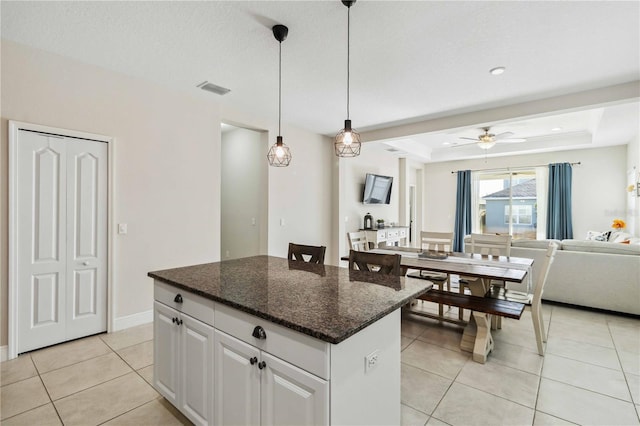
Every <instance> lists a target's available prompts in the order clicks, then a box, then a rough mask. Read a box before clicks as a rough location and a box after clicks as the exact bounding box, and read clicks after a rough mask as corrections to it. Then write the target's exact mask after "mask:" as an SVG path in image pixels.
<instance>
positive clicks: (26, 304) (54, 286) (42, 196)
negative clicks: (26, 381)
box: [15, 130, 108, 353]
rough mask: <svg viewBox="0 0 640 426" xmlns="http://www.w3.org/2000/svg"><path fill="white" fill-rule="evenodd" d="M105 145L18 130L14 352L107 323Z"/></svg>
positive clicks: (98, 329)
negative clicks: (16, 340) (15, 349)
mask: <svg viewBox="0 0 640 426" xmlns="http://www.w3.org/2000/svg"><path fill="white" fill-rule="evenodd" d="M107 161H108V151H107V143H104V142H98V141H94V140H87V139H80V138H72V137H64V136H58V135H50V134H45V133H38V132H33V131H26V130H19V132H18V141H17V167H16V170H15V174H16V177H17V182H18V184H17V194H16V203H17V214H16V221H17V248H16V254H17V277H16V278H17V282H16V285H17V296H18V310H17V321H18V327H17V337H18V342H17V347H18V350H17V353H22V352H26V351H30V350H33V349H37V348H40V347H44V346H49V345H52V344H55V343H59V342H63V341H66V340H71V339H75V338H78V337H83V336H87V335H91V334H95V333H99V332H102V331H106V329H107V176H108V175H107Z"/></svg>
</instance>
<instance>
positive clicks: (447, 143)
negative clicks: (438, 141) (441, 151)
mask: <svg viewBox="0 0 640 426" xmlns="http://www.w3.org/2000/svg"><path fill="white" fill-rule="evenodd" d="M442 145H451V142H442Z"/></svg>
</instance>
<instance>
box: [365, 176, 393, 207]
mask: <svg viewBox="0 0 640 426" xmlns="http://www.w3.org/2000/svg"><path fill="white" fill-rule="evenodd" d="M392 184H393V176H381V175H374V174H373V173H367V177H366V179H365V181H364V194H363V196H362V202H363V203H364V204H389V202H390V201H391V185H392Z"/></svg>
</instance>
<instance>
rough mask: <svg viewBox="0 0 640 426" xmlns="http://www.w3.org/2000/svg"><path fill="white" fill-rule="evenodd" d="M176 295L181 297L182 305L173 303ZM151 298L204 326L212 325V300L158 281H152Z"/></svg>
mask: <svg viewBox="0 0 640 426" xmlns="http://www.w3.org/2000/svg"><path fill="white" fill-rule="evenodd" d="M177 295H180V296H181V297H182V303H178V302H176V301H175V298H176V296H177ZM153 298H154V299H155V300H157V301H158V302H160V303H163V304H165V305H167V306H170V307H172V308H173V309H175V310H177V311H180V312H183V313H185V314H187V315H190V316H192V317H193V318H196V319H198V320H200V321H202V322H204V323H205V324H209V325H211V326H213V325H214V324H213V318H214V315H213V308H214V305H215V303H214V301H213V300H210V299H207V298H204V297H202V296H198V295H196V294H193V293H190V292H188V291H186V290H181V289H179V288H177V287H174V286H171V285H169V284H165V283H163V282H161V281H158V280H155V281H154V286H153Z"/></svg>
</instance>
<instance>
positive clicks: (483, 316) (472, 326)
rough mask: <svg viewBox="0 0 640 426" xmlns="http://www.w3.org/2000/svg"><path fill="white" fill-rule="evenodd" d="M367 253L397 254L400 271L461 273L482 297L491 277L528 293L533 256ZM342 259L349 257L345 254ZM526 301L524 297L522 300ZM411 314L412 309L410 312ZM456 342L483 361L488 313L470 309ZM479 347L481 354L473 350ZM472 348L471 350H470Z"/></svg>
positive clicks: (488, 346)
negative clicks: (530, 257)
mask: <svg viewBox="0 0 640 426" xmlns="http://www.w3.org/2000/svg"><path fill="white" fill-rule="evenodd" d="M369 251H370V252H371V253H380V254H399V255H400V256H401V259H400V266H401V267H402V268H403V270H405V271H406V270H407V269H416V270H427V271H434V272H442V273H446V274H455V275H459V276H463V277H464V278H465V280H466V281H467V282H468V286H469V290H470V292H471V294H472V295H473V296H479V297H486V295H487V293H488V292H489V290H490V286H491V281H492V280H500V281H505V282H514V283H525V284H526V285H527V289H528V291H527V293H531V275H532V274H531V268H532V266H533V259H529V258H522V257H513V256H493V255H482V254H476V253H458V252H448V253H440V252H429V253H425V252H422V250H421V249H419V248H415V247H399V246H388V247H378V248H374V249H371V250H369ZM342 260H347V261H348V260H349V258H348V256H345V257H343V258H342ZM522 302H523V303H525V302H526V298H525V299H524V300H523V301H522ZM414 313H415V312H414ZM462 323H463V324H464V325H465V329H464V332H463V335H462V340H461V342H460V349H462V350H463V351H466V352H472V353H473V358H474V360H476V361H478V362H483V363H484V361H485V360H486V357H487V355H488V354H489V353H490V352H491V351H492V350H493V347H494V342H493V336H492V335H491V316H490V315H489V314H487V313H484V312H476V311H472V312H471V316H470V317H469V321H468V322H466V323H464V322H462ZM477 348H483V350H482V353H476V352H477V351H478V349H477ZM474 349H475V350H474Z"/></svg>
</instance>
